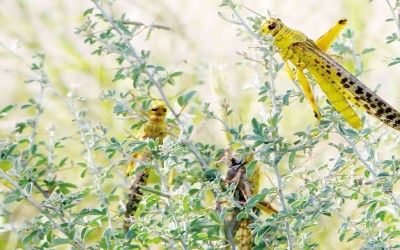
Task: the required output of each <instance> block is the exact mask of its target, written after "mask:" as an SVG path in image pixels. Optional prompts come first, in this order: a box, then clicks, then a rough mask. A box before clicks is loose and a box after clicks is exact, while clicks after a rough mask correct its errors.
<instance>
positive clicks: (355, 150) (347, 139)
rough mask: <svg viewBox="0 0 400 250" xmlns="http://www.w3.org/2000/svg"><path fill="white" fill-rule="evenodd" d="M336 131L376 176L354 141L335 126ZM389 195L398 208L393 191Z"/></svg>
mask: <svg viewBox="0 0 400 250" xmlns="http://www.w3.org/2000/svg"><path fill="white" fill-rule="evenodd" d="M336 131H338V134H339V135H340V136H342V137H343V139H344V140H345V141H346V142H347V143H348V144H349V145H350V147H351V148H352V149H353V150H354V153H355V154H356V155H357V157H358V159H359V160H360V161H361V163H362V164H363V165H364V166H365V167H366V168H367V169H368V171H369V172H371V174H372V175H373V176H374V177H375V178H378V174H377V173H376V172H375V170H374V169H373V167H372V166H371V165H370V164H368V162H367V161H366V160H365V159H364V157H363V156H362V155H361V153H360V151H358V149H357V147H356V145H354V143H353V142H352V141H351V140H350V139H349V138H347V136H346V135H344V134H343V133H341V132H340V131H339V129H338V128H336ZM390 196H391V197H392V199H393V202H394V204H395V205H396V206H397V207H398V208H400V202H399V201H398V200H397V198H396V196H395V195H394V194H393V193H391V194H390Z"/></svg>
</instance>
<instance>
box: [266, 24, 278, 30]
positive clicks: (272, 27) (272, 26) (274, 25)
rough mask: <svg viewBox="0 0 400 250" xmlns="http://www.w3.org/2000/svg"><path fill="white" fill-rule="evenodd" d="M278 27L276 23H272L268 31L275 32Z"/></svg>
mask: <svg viewBox="0 0 400 250" xmlns="http://www.w3.org/2000/svg"><path fill="white" fill-rule="evenodd" d="M275 27H276V23H271V24H270V25H268V29H269V30H273V29H275Z"/></svg>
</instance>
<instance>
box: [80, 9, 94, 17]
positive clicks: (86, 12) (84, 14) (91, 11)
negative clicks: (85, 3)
mask: <svg viewBox="0 0 400 250" xmlns="http://www.w3.org/2000/svg"><path fill="white" fill-rule="evenodd" d="M93 10H94V8H90V9H87V10H85V12H83V16H87V15H89V14H92V13H93Z"/></svg>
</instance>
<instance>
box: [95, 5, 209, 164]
mask: <svg viewBox="0 0 400 250" xmlns="http://www.w3.org/2000/svg"><path fill="white" fill-rule="evenodd" d="M92 2H93V3H94V5H95V6H96V7H97V9H98V10H100V12H101V13H102V15H103V16H104V18H105V19H106V20H107V21H108V22H109V23H110V25H111V26H112V27H113V29H114V30H115V31H116V32H117V33H118V34H119V35H120V37H121V39H123V40H124V42H125V44H126V46H127V48H128V50H129V52H130V53H131V55H132V56H133V57H134V58H135V60H136V61H137V62H138V63H139V64H141V65H142V64H144V62H143V61H142V59H141V58H140V56H139V55H138V53H137V52H136V50H135V49H134V48H133V47H132V45H131V43H130V42H129V40H128V37H126V36H124V34H123V32H122V31H121V30H120V29H119V28H118V26H117V25H116V24H115V22H113V20H112V18H111V17H110V16H109V15H108V14H107V12H106V11H105V10H104V9H103V8H102V7H101V6H100V4H99V1H98V0H92ZM128 61H130V62H131V60H128ZM131 63H133V62H131ZM143 72H144V73H145V74H146V75H147V77H148V78H149V80H150V81H151V82H152V83H153V84H154V86H156V88H157V91H158V92H159V93H160V95H161V98H162V99H163V101H164V102H165V104H166V105H167V107H168V108H169V109H170V110H171V113H172V115H173V116H174V117H175V120H176V121H177V122H178V123H179V124H180V125H181V127H182V129H183V128H184V126H185V124H184V123H183V122H182V121H181V119H180V118H179V115H178V113H177V112H176V111H175V110H174V109H173V107H172V105H171V103H170V102H169V100H168V98H167V96H166V95H165V92H164V90H163V88H162V86H161V85H160V83H159V82H158V81H157V80H156V79H155V78H154V77H153V75H152V74H151V72H150V71H149V70H148V69H147V68H144V69H143ZM183 143H184V144H185V145H186V146H187V147H188V148H189V150H190V151H192V153H193V154H194V156H195V157H196V158H197V160H198V161H199V163H200V165H201V167H202V168H203V170H207V169H208V165H207V163H206V162H205V161H204V160H203V158H202V157H201V155H200V153H199V152H198V151H197V149H196V147H195V146H194V145H193V143H192V142H191V141H189V140H184V141H183Z"/></svg>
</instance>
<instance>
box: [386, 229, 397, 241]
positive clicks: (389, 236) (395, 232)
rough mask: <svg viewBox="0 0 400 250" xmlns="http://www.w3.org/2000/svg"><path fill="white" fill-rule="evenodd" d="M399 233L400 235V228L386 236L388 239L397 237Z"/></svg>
mask: <svg viewBox="0 0 400 250" xmlns="http://www.w3.org/2000/svg"><path fill="white" fill-rule="evenodd" d="M399 235H400V230H395V231H392V232H390V233H389V234H388V236H387V237H386V239H390V238H395V237H397V236H399Z"/></svg>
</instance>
